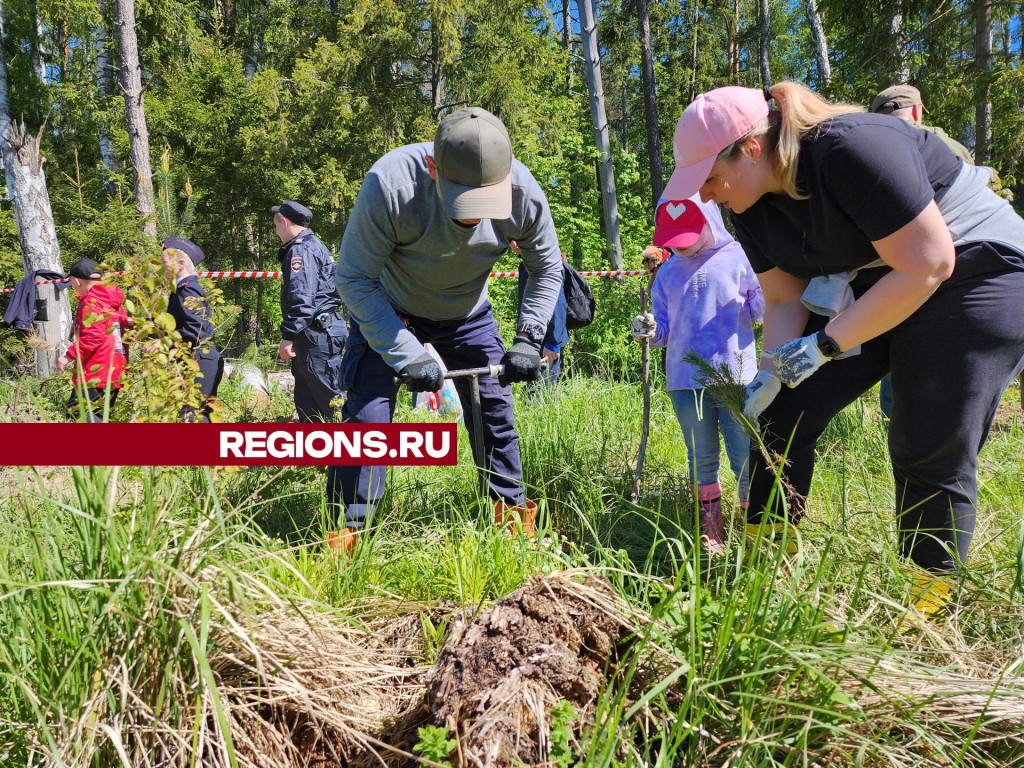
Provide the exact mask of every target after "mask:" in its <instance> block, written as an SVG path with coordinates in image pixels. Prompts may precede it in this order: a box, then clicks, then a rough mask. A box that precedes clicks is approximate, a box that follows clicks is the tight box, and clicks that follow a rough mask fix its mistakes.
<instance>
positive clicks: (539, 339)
mask: <svg viewBox="0 0 1024 768" xmlns="http://www.w3.org/2000/svg"><path fill="white" fill-rule="evenodd" d="M546 332H547V328H543V327H541V326H539V325H533V324H529V323H528V324H526V325H521V326H519V327H518V328H516V336H522V337H523V338H524V339H526V340H527V341H529V342H530V343H531V344H533V345H534V346H537V347H539V346H540V345H541V344H542V343H543V342H544V334H545V333H546Z"/></svg>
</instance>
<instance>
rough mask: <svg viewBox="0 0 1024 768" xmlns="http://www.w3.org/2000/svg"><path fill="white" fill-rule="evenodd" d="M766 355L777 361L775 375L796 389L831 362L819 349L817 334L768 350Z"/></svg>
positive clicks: (791, 340) (792, 340)
mask: <svg viewBox="0 0 1024 768" xmlns="http://www.w3.org/2000/svg"><path fill="white" fill-rule="evenodd" d="M764 353H765V354H766V355H769V356H770V357H771V358H772V360H774V361H775V373H776V374H778V376H779V378H780V379H782V383H783V384H785V385H786V386H787V387H795V386H796V385H798V384H799V383H800V382H802V381H804V380H805V379H808V378H810V376H811V374H813V373H814V372H815V371H816V370H818V369H819V368H821V366H822V364H823V363H827V362H828V361H829V358H827V357H825V353H824V352H822V351H821V350H820V349H818V343H817V340H816V339H815V334H812V335H810V336H801V337H800V338H797V339H790V340H789V341H787V342H786V343H785V344H780V345H779V346H777V347H775V348H774V349H766V350H765V352H764Z"/></svg>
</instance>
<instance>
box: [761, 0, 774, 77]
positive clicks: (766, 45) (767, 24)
mask: <svg viewBox="0 0 1024 768" xmlns="http://www.w3.org/2000/svg"><path fill="white" fill-rule="evenodd" d="M758 9H759V10H760V16H761V45H760V46H758V47H759V49H760V50H759V51H758V63H759V65H760V68H761V85H763V86H764V87H765V88H770V87H771V84H772V71H771V68H770V67H769V66H768V53H769V51H770V50H771V42H772V18H771V11H770V9H769V7H768V0H758Z"/></svg>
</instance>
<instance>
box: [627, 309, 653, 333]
mask: <svg viewBox="0 0 1024 768" xmlns="http://www.w3.org/2000/svg"><path fill="white" fill-rule="evenodd" d="M657 330H658V323H657V321H655V319H654V315H652V314H651V313H650V312H645V313H643V314H642V315H637V316H636V317H634V318H633V324H632V326H631V327H630V332H631V333H632V334H633V338H634V339H653V338H654V334H655V332H656V331H657Z"/></svg>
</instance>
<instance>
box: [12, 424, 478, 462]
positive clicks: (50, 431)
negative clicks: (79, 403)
mask: <svg viewBox="0 0 1024 768" xmlns="http://www.w3.org/2000/svg"><path fill="white" fill-rule="evenodd" d="M457 460H458V444H457V441H456V425H455V424H452V423H441V424H266V423H260V424H0V465H4V466H41V465H42V466H60V465H64V466H136V467H145V466H298V465H313V466H328V465H333V466H389V465H393V466H422V465H443V466H452V465H454V464H456V463H457Z"/></svg>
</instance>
